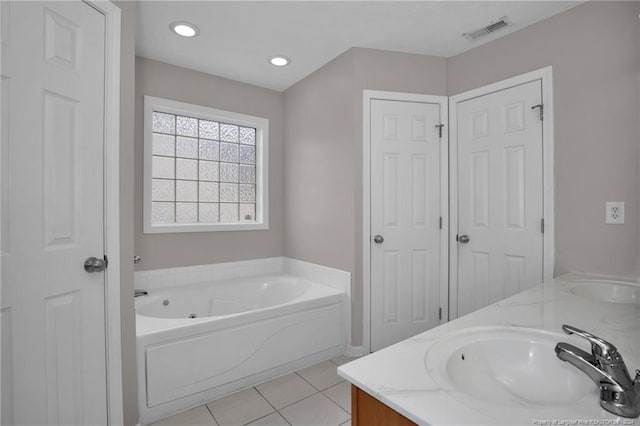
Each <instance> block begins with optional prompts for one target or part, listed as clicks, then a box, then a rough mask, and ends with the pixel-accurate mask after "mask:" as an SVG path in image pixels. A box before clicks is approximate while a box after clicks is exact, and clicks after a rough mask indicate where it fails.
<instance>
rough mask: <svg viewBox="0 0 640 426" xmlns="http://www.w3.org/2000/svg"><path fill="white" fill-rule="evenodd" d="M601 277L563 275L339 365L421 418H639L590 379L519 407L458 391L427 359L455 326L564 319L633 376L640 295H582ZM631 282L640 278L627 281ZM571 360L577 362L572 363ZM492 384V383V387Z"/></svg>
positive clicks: (545, 324)
mask: <svg viewBox="0 0 640 426" xmlns="http://www.w3.org/2000/svg"><path fill="white" fill-rule="evenodd" d="M597 281H608V282H611V280H609V279H606V278H603V277H597V276H592V275H584V274H575V273H572V274H566V275H563V276H561V277H558V278H556V279H554V280H552V281H550V282H548V283H545V284H542V285H539V286H537V287H534V288H531V289H529V290H526V291H523V292H521V293H519V294H517V295H515V296H512V297H509V298H507V299H504V300H501V301H500V302H497V303H494V304H493V305H490V306H487V307H485V308H483V309H480V310H478V311H475V312H472V313H470V314H468V315H465V316H463V317H460V318H458V319H456V320H453V321H450V322H448V323H446V324H443V325H441V326H439V327H436V328H433V329H431V330H428V331H426V332H424V333H421V334H418V335H416V336H414V337H411V338H409V339H406V340H404V341H402V342H399V343H397V344H395V345H392V346H389V347H387V348H385V349H382V350H380V351H377V352H375V353H373V354H370V355H368V356H365V357H362V358H359V359H357V360H354V361H352V362H349V363H347V364H345V365H343V366H341V367H339V368H338V373H339V374H340V376H342V377H343V378H345V379H346V380H348V381H349V382H351V383H352V384H354V385H355V386H357V387H359V388H360V389H362V390H364V391H366V392H367V393H369V394H370V395H372V396H374V397H375V398H377V399H378V400H379V401H381V402H382V403H384V404H386V405H388V406H389V407H391V408H393V409H394V410H395V411H397V412H399V413H400V414H402V415H404V416H406V417H407V418H409V419H411V420H412V421H414V422H416V423H418V424H420V425H445V424H456V425H457V424H474V425H490V424H508V425H515V424H526V425H536V424H538V425H545V424H548V425H552V424H558V425H560V424H584V425H596V424H600V425H631V424H640V419H626V418H623V417H617V416H615V415H613V414H611V413H609V412H607V411H605V410H604V409H602V408H601V407H600V403H599V402H600V401H599V391H598V387H597V386H596V385H595V384H594V383H593V382H591V381H589V385H590V386H592V389H591V390H590V391H589V392H588V393H587V394H586V396H585V397H583V398H581V399H580V400H578V401H577V402H574V403H572V404H569V405H562V404H559V405H558V406H554V405H553V404H551V405H549V404H545V405H540V406H535V405H528V406H522V407H518V408H516V407H512V406H504V405H500V404H497V403H493V402H486V401H481V400H479V399H475V398H471V397H469V396H468V395H465V394H462V393H460V392H456V391H451V389H447V388H446V386H443V385H439V384H438V383H437V382H436V380H434V378H432V375H431V374H430V373H429V371H428V368H427V367H426V362H425V360H426V358H427V355H428V353H429V351H430V349H431V348H435V347H437V346H438V343H439V339H441V338H446V337H444V336H450V335H451V333H452V332H457V331H459V330H463V329H467V328H472V327H473V328H477V327H495V326H503V327H504V326H508V327H524V328H533V329H537V330H546V331H549V332H554V333H560V334H562V329H561V326H562V325H563V324H570V325H573V326H575V327H578V328H581V329H583V330H586V331H589V332H590V333H592V334H595V335H597V336H599V337H602V338H603V339H605V340H607V341H609V342H611V343H613V344H614V345H615V346H616V347H617V348H618V351H619V352H620V354H621V355H622V356H623V358H624V360H625V362H626V365H627V367H628V369H629V370H630V373H631V374H632V376H633V373H632V372H633V371H634V370H635V369H638V368H640V301H638V300H636V303H612V302H602V301H594V300H591V299H589V298H585V297H582V296H580V295H579V293H580V292H579V291H576V290H575V289H576V288H578V287H580V286H585V285H589V283H593V282H597ZM618 282H619V281H618ZM624 283H625V284H635V285H639V284H638V283H629V282H626V281H625V282H624ZM559 337H560V339H562V341H565V342H570V343H572V344H574V345H576V346H579V347H581V348H583V349H584V350H588V349H589V345H588V343H587V342H586V341H584V340H581V339H580V338H578V337H576V336H568V335H563V336H559ZM554 356H555V354H554ZM558 362H562V361H560V360H558ZM567 366H568V367H570V368H574V367H573V366H570V365H569V364H567ZM490 391H491V390H490V389H489V388H487V392H490ZM548 392H549V393H551V394H552V393H553V392H554V383H553V382H550V383H549V384H548ZM575 421H578V422H579V423H575ZM572 422H574V423H572Z"/></svg>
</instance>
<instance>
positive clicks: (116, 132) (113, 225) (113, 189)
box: [0, 0, 124, 425]
mask: <svg viewBox="0 0 640 426" xmlns="http://www.w3.org/2000/svg"><path fill="white" fill-rule="evenodd" d="M83 1H84V3H86V4H88V5H89V6H90V7H92V8H94V9H96V10H97V11H98V12H100V13H102V14H103V15H104V16H105V29H106V34H105V87H104V88H105V105H104V114H105V115H104V138H103V141H104V151H103V152H104V170H105V172H104V173H105V176H104V193H103V194H104V203H105V204H104V205H105V207H104V215H105V217H104V218H105V220H104V235H105V240H104V244H105V247H104V253H105V254H106V255H107V256H108V259H109V267H108V269H107V270H106V274H105V286H106V288H105V324H106V329H105V337H106V351H107V352H106V363H107V365H106V369H107V401H106V402H107V420H108V424H110V425H118V424H123V423H124V419H123V400H122V349H121V332H120V189H119V185H120V21H121V12H120V8H118V7H117V6H116V5H115V4H113V3H111V2H109V1H106V0H83ZM10 13H11V12H10V4H9V3H4V2H3V7H2V8H0V22H2V23H3V24H5V23H9V19H10ZM1 125H2V124H1V123H0V126H1ZM0 167H2V162H0ZM2 176H3V172H2V170H0V179H2ZM1 184H2V182H0V185H1ZM0 220H1V218H0ZM1 267H2V264H1V258H0V268H1ZM1 280H2V278H1V276H0V288H1V287H2V282H1Z"/></svg>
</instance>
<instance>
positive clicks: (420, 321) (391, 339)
mask: <svg viewBox="0 0 640 426" xmlns="http://www.w3.org/2000/svg"><path fill="white" fill-rule="evenodd" d="M370 123H371V129H370V132H371V133H370V134H371V238H372V240H371V243H370V244H371V246H370V247H371V350H372V351H375V350H378V349H382V348H384V347H385V346H388V345H391V344H393V343H396V342H399V341H400V340H403V339H406V338H408V337H410V336H413V335H416V334H418V333H421V332H423V331H425V330H428V329H429V328H431V327H434V326H436V325H438V324H439V308H440V274H441V273H442V271H440V256H441V255H442V253H440V236H441V230H440V213H441V209H440V207H441V206H440V191H441V189H440V185H441V175H440V150H441V143H443V142H441V139H440V138H439V132H438V128H437V127H436V126H437V125H439V124H440V105H439V104H432V103H420V102H400V101H387V100H372V101H371V121H370ZM375 236H379V237H381V238H382V239H383V240H384V241H380V238H377V240H378V241H377V242H376V241H375V240H376V238H374V237H375Z"/></svg>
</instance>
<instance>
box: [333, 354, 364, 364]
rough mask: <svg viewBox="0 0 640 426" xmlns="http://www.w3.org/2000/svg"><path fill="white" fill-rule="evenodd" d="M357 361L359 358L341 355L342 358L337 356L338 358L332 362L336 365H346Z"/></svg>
mask: <svg viewBox="0 0 640 426" xmlns="http://www.w3.org/2000/svg"><path fill="white" fill-rule="evenodd" d="M356 359H358V358H353V357H350V356H346V355H340V356H337V357H335V358H333V359H332V360H331V362H333V363H334V364H336V365H343V364H346V363H348V362H351V361H353V360H356Z"/></svg>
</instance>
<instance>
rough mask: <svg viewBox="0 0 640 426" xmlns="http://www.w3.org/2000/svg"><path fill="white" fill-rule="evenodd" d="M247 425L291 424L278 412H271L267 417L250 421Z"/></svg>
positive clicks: (279, 425) (275, 425) (281, 425)
mask: <svg viewBox="0 0 640 426" xmlns="http://www.w3.org/2000/svg"><path fill="white" fill-rule="evenodd" d="M247 426H289V423H287V421H286V420H285V419H284V418H283V417H282V416H281V415H280V414H278V413H271V414H269V415H268V416H266V417H263V418H261V419H258V420H256V421H255V422H251V423H249V424H248V425H247Z"/></svg>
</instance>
